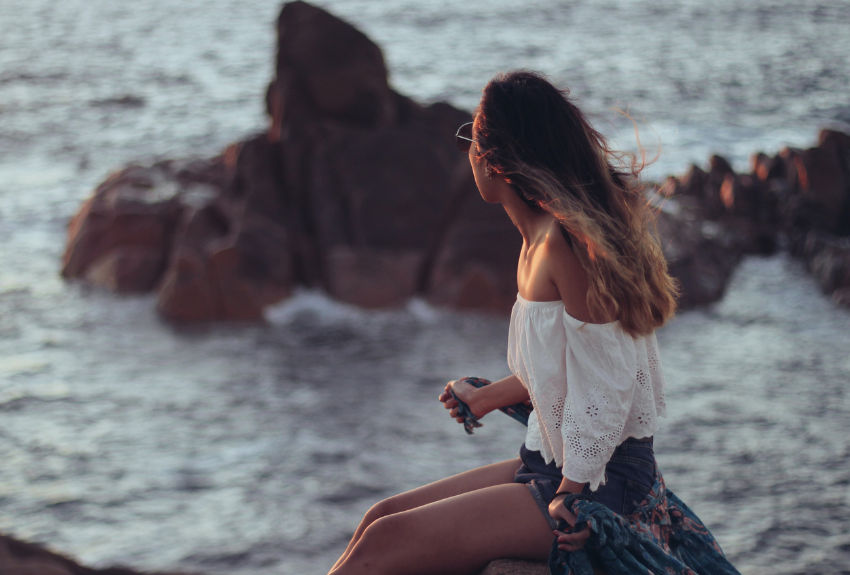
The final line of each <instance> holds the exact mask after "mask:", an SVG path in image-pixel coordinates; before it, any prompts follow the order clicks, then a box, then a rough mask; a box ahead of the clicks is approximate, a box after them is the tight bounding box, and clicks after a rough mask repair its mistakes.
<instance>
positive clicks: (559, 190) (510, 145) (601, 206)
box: [473, 70, 678, 337]
mask: <svg viewBox="0 0 850 575" xmlns="http://www.w3.org/2000/svg"><path fill="white" fill-rule="evenodd" d="M475 127H476V131H475V134H474V136H473V138H474V139H475V140H476V141H477V149H478V155H479V157H480V158H482V159H483V160H484V163H485V167H486V170H487V172H488V174H495V175H498V176H501V177H503V178H504V179H505V180H506V181H507V182H508V183H509V184H510V185H511V187H512V188H513V189H514V191H516V193H517V194H518V195H519V197H520V198H521V199H522V200H523V201H524V202H525V203H526V204H527V205H528V206H529V207H530V208H532V209H533V210H536V211H546V212H549V213H550V214H552V215H553V216H555V218H557V219H558V221H559V222H560V224H561V226H562V227H563V229H564V230H565V231H566V232H567V234H568V240H571V244H572V249H573V252H574V253H575V254H576V256H577V257H578V260H579V261H580V262H581V265H582V266H583V267H584V269H585V270H586V271H587V276H588V284H589V287H588V292H587V303H588V308H589V311H590V316H591V318H592V319H593V321H597V322H598V321H602V320H603V319H605V318H609V317H610V314H612V313H613V314H614V317H616V319H618V320H619V321H620V325H621V327H622V328H623V329H624V330H625V331H626V332H627V333H629V334H631V335H632V336H635V337H636V336H641V335H647V334H649V333H651V332H652V331H653V330H655V329H656V328H658V327H660V326H661V325H663V324H664V323H665V322H666V321H667V320H668V319H669V318H670V317H672V316H673V314H674V313H675V311H676V298H677V296H678V283H677V282H676V280H675V279H674V278H672V277H671V276H670V274H669V273H668V271H667V261H666V260H665V258H664V254H663V252H662V250H661V245H660V244H659V241H658V238H657V233H656V230H655V217H654V216H655V214H654V212H653V211H652V210H651V209H650V207H649V205H648V202H647V199H646V197H645V195H644V190H643V186H642V185H641V183H640V179H639V177H638V174H639V173H640V170H641V169H642V168H643V166H644V163H643V162H640V161H638V159H637V156H636V155H635V154H629V153H624V152H616V151H614V150H612V149H611V148H610V147H609V145H608V143H607V141H606V140H605V138H604V137H603V136H602V134H600V133H599V132H597V131H596V130H595V129H594V128H593V127H592V126H591V125H590V122H588V120H587V118H586V117H585V115H584V114H583V113H582V112H581V110H579V109H578V107H577V106H576V105H575V104H574V103H573V102H572V101H571V100H570V98H569V91H568V90H559V89H558V88H557V87H555V86H554V85H553V84H552V83H551V82H550V81H549V80H548V79H547V78H546V77H545V76H543V75H542V74H539V73H536V72H530V71H526V70H519V71H513V72H508V73H505V74H499V75H498V76H496V77H495V78H493V79H492V80H491V81H490V82H489V83H488V84H487V86H486V87H485V88H484V93H483V96H482V98H481V102H480V104H479V105H478V108H477V109H476V111H475Z"/></svg>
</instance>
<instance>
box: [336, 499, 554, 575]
mask: <svg viewBox="0 0 850 575" xmlns="http://www.w3.org/2000/svg"><path fill="white" fill-rule="evenodd" d="M553 539H554V536H553V534H552V529H551V528H550V527H549V524H548V523H547V521H546V519H545V518H544V517H543V514H542V513H541V512H540V508H539V507H538V506H537V504H536V503H535V501H534V498H533V497H532V495H531V492H530V491H529V490H528V488H527V487H526V486H525V485H523V484H520V483H511V484H504V485H496V486H492V487H486V488H484V489H478V490H475V491H471V492H469V493H463V494H461V495H456V496H454V497H449V498H448V499H441V500H440V501H436V502H433V503H429V504H427V505H422V506H420V507H416V508H414V509H411V510H409V511H402V512H400V513H395V514H392V515H387V516H385V517H382V518H380V519H378V520H376V521H375V522H373V523H372V524H371V525H370V526H369V527H368V528H367V529H366V530H365V531H364V533H363V535H362V536H361V537H360V539H359V541H358V542H357V543H356V544H355V545H354V548H353V549H352V550H351V552H350V553H349V555H348V557H347V558H346V559H345V560H344V561H343V562H342V563H341V564H340V565H339V566H338V567H337V568H336V569H335V570H334V571H332V575H365V574H370V575H417V574H421V575H433V574H435V573H440V574H441V575H442V574H445V575H452V574H454V575H469V574H470V573H474V572H475V571H477V570H478V569H481V568H482V567H483V566H484V565H486V564H487V563H488V562H489V561H491V560H493V559H497V558H499V557H517V558H526V559H537V560H545V559H546V558H547V557H548V555H549V549H550V548H551V546H552V541H553Z"/></svg>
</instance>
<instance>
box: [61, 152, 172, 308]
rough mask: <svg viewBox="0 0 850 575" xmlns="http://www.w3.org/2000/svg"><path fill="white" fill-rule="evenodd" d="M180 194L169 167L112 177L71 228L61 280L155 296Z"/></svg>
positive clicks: (137, 169)
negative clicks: (63, 278) (65, 279)
mask: <svg viewBox="0 0 850 575" xmlns="http://www.w3.org/2000/svg"><path fill="white" fill-rule="evenodd" d="M180 191H181V189H180V188H179V187H178V186H177V185H176V182H175V180H174V178H173V174H171V173H170V171H169V170H168V167H167V166H165V165H156V166H153V167H150V168H144V167H141V166H130V167H128V168H125V169H123V170H121V171H120V172H117V173H115V174H113V175H111V176H110V177H109V178H108V179H107V180H106V181H105V182H103V183H102V184H101V185H100V186H98V188H97V190H95V193H94V196H93V197H92V198H90V199H89V200H88V201H86V203H85V204H83V207H82V208H81V209H80V211H79V212H78V213H77V215H76V216H74V218H73V219H72V220H71V223H70V225H69V226H68V243H67V246H66V249H65V254H64V255H63V256H62V264H63V265H62V276H63V277H65V278H69V279H70V278H79V279H85V280H87V281H88V282H90V283H94V284H97V285H102V286H105V287H107V288H109V289H112V290H114V291H116V292H145V291H150V290H151V289H152V288H153V287H154V286H155V285H156V284H157V282H158V281H159V279H160V277H161V275H162V272H163V271H164V269H165V264H166V261H167V257H168V252H169V250H170V248H171V241H172V237H173V234H174V230H175V228H176V226H177V222H178V221H179V218H180V215H181V212H182V204H181V203H180V201H179V199H178V195H179V193H180Z"/></svg>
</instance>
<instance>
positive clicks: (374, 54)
mask: <svg viewBox="0 0 850 575" xmlns="http://www.w3.org/2000/svg"><path fill="white" fill-rule="evenodd" d="M277 30H278V51H277V60H276V68H275V70H276V73H275V77H274V78H273V80H272V81H271V83H270V85H269V88H268V90H267V93H266V96H265V99H266V108H267V111H268V114H269V127H268V130H267V131H266V132H265V133H263V134H258V135H256V136H255V137H252V138H248V139H246V140H244V141H242V142H237V143H235V144H233V145H231V146H229V147H228V148H227V149H226V150H224V151H223V152H222V153H221V154H220V155H219V156H217V157H215V158H211V159H206V160H195V161H167V162H160V163H157V164H154V165H151V166H129V167H126V168H124V169H123V170H120V171H119V172H117V173H115V174H113V175H112V176H110V177H109V178H108V179H107V180H106V181H105V182H103V183H102V184H101V185H100V186H99V187H98V188H97V190H95V193H94V196H93V197H92V198H91V199H89V200H88V201H87V202H86V203H85V204H84V205H83V207H82V208H81V210H80V212H79V213H78V214H77V215H76V216H75V217H74V218H73V220H72V221H71V224H70V226H69V229H68V243H67V247H66V251H65V254H64V256H63V268H62V275H63V276H64V277H66V278H68V279H78V280H83V281H85V282H88V283H91V284H95V285H100V286H103V287H106V288H107V289H110V290H112V291H116V292H120V293H134V292H136V293H138V292H149V291H156V292H157V293H158V297H159V300H158V310H159V312H160V314H161V315H162V316H163V317H165V318H167V319H170V320H177V321H198V320H231V321H257V320H260V319H262V317H263V310H264V308H265V307H266V306H268V305H270V304H273V303H276V302H278V301H280V300H282V299H284V298H286V297H287V296H288V295H289V294H290V293H291V292H292V290H293V288H294V287H295V286H298V285H303V286H309V287H316V288H320V289H322V290H324V291H326V292H327V293H328V294H329V295H331V296H332V297H334V298H336V299H338V300H341V301H344V302H348V303H353V304H356V305H359V306H363V307H367V308H382V307H393V306H400V305H403V304H404V303H405V302H406V301H407V300H408V299H409V298H411V297H412V296H420V297H423V298H425V299H426V300H428V301H429V302H431V303H432V304H434V305H439V306H447V307H452V308H459V309H483V310H489V311H496V312H507V311H509V310H510V308H511V306H512V304H513V302H514V301H515V298H516V291H517V288H516V261H517V257H518V255H519V251H520V247H521V241H522V240H521V237H520V235H519V233H518V232H517V230H516V229H515V228H514V226H513V225H512V223H511V222H510V220H509V218H508V217H507V215H506V214H505V212H504V210H503V209H502V208H501V206H498V205H489V204H486V203H485V202H483V201H481V200H480V198H479V197H478V192H477V189H476V187H475V183H474V181H473V179H472V173H471V170H470V168H469V164H468V161H467V158H466V156H465V155H463V154H460V153H458V151H457V150H456V149H455V145H454V138H453V134H454V132H455V130H456V129H457V127H458V126H459V125H460V124H461V123H463V122H466V121H468V120H469V118H470V115H469V113H468V112H465V111H461V110H458V109H456V108H453V107H452V106H450V105H449V104H445V103H436V104H432V105H430V106H422V105H420V104H417V103H416V102H414V101H413V100H411V99H410V98H407V97H406V96H403V95H401V94H399V93H397V92H395V91H394V90H393V89H392V88H391V87H390V85H389V83H388V81H387V69H386V65H385V63H384V58H383V55H382V53H381V50H380V48H379V47H378V46H377V45H376V44H375V43H374V42H372V41H371V40H369V38H367V37H366V36H365V35H364V34H363V33H361V32H360V31H359V30H357V29H355V28H354V27H353V26H351V25H349V24H347V23H345V22H343V21H342V20H340V19H338V18H336V17H334V16H332V15H331V14H329V13H327V12H325V11H324V10H321V9H320V8H317V7H314V6H311V5H310V4H307V3H305V2H291V3H288V4H285V5H284V6H283V9H282V11H281V13H280V17H279V19H278V21H277ZM751 172H752V173H751V174H736V173H735V172H734V171H733V170H732V168H731V167H730V165H729V162H727V161H726V160H725V159H723V158H722V157H720V156H713V157H712V158H711V159H710V162H709V166H708V170H707V171H705V170H703V169H701V168H699V167H697V166H693V167H692V168H691V170H690V171H689V172H688V173H687V174H685V175H683V176H681V177H671V178H669V179H668V180H667V181H666V182H664V183H663V184H662V185H661V186H659V187H658V188H657V189H655V188H653V187H652V186H650V187H649V188H650V189H649V190H648V197H653V196H655V195H656V192H658V193H659V194H658V197H660V198H662V199H665V201H663V202H660V204H659V205H660V209H661V213H660V216H659V226H658V227H659V233H660V238H661V241H662V245H663V247H664V252H665V256H666V257H667V259H668V262H669V264H670V270H671V273H672V274H673V275H674V276H675V277H677V278H678V279H679V280H680V282H681V284H682V292H683V293H682V298H681V301H680V307H681V308H683V309H686V308H689V307H693V306H696V305H701V304H706V303H710V302H713V301H716V300H718V299H719V298H721V297H722V295H723V293H724V292H725V289H726V285H727V283H728V280H729V278H730V276H731V274H732V272H733V271H734V269H735V267H736V265H737V264H738V262H739V261H740V258H741V255H742V254H747V253H759V254H769V253H772V252H773V251H775V250H776V249H777V247H778V245H779V244H786V245H788V247H790V249H791V250H792V251H793V252H794V253H795V254H798V255H802V256H805V257H806V258H807V262H808V265H809V267H810V269H812V271H813V273H815V275H816V276H817V277H818V279H819V280H820V281H821V284H822V285H823V287H824V290H825V291H827V292H828V293H831V294H834V298H835V299H836V301H837V302H839V303H847V302H850V257H848V253H850V252H848V250H847V248H846V244H847V241H846V240H842V239H841V238H842V237H844V236H847V235H848V234H850V136H848V135H847V134H843V133H841V132H837V131H832V130H824V131H822V132H821V134H820V138H819V141H818V145H817V146H816V147H814V148H810V149H808V150H797V149H790V148H786V149H784V150H782V151H781V152H780V153H779V154H778V155H777V156H773V157H771V156H767V155H765V154H757V155H755V156H753V162H752V170H751ZM811 233H815V234H817V238H816V239H811V238H810V234H811ZM806 246H808V247H806ZM848 305H850V304H848Z"/></svg>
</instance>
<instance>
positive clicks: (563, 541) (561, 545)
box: [553, 525, 590, 551]
mask: <svg viewBox="0 0 850 575" xmlns="http://www.w3.org/2000/svg"><path fill="white" fill-rule="evenodd" d="M553 533H554V534H555V536H556V537H557V538H558V549H563V550H565V551H578V550H579V549H581V548H582V547H584V544H585V542H587V540H588V538H590V526H589V525H585V527H584V529H582V530H581V531H579V532H577V533H564V532H563V531H557V530H555V531H553Z"/></svg>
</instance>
